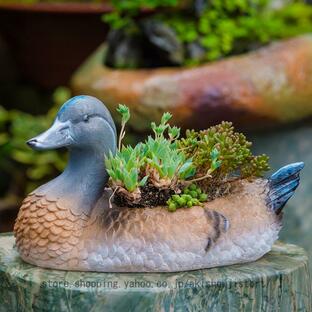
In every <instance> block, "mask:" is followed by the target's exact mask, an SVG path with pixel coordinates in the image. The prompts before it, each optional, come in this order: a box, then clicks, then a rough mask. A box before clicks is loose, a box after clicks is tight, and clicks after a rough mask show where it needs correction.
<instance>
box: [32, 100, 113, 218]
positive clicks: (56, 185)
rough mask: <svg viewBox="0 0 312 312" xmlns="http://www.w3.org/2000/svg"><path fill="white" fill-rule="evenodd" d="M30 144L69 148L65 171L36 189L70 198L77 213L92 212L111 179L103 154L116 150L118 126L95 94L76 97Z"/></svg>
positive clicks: (67, 103) (62, 108) (35, 147)
mask: <svg viewBox="0 0 312 312" xmlns="http://www.w3.org/2000/svg"><path fill="white" fill-rule="evenodd" d="M27 144H28V145H29V146H30V147H31V148H33V149H35V150H51V149H58V148H62V147H66V148H67V149H68V150H69V163H68V165H67V167H66V169H65V171H64V172H63V173H62V174H61V175H59V176H58V177H56V178H55V179H54V180H51V181H50V182H48V183H47V184H44V185H42V186H40V187H39V188H38V189H37V190H35V192H36V193H37V194H41V195H49V196H50V197H52V198H58V199H64V200H66V199H70V202H71V206H72V208H73V209H74V210H75V211H76V212H77V213H78V212H79V213H80V212H82V211H84V212H85V213H90V211H91V209H92V207H94V205H95V203H96V202H97V200H98V199H99V198H100V197H101V195H102V192H103V189H104V186H105V184H106V183H107V181H108V178H109V177H108V174H107V171H106V169H105V166H104V156H105V155H107V154H108V153H109V151H111V152H112V153H113V154H114V153H115V152H116V128H115V124H114V121H113V119H112V117H111V115H110V113H109V111H108V109H107V108H106V107H105V105H104V104H103V103H102V102H101V101H99V100H98V99H96V98H94V97H92V96H86V95H81V96H76V97H73V98H72V99H70V100H68V101H67V102H66V103H65V104H64V105H63V106H62V107H61V109H60V110H59V112H58V114H57V116H56V118H55V120H54V122H53V124H52V126H51V127H50V128H49V129H48V130H47V131H45V132H44V133H42V134H40V135H38V136H36V137H34V138H32V139H30V140H29V141H28V142H27Z"/></svg>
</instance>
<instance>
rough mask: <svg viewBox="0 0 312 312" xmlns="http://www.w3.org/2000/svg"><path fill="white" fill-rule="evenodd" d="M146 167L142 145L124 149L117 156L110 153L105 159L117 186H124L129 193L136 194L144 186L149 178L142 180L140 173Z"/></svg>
mask: <svg viewBox="0 0 312 312" xmlns="http://www.w3.org/2000/svg"><path fill="white" fill-rule="evenodd" d="M143 165H144V158H142V144H138V145H136V146H135V147H134V148H133V147H131V146H127V147H123V148H122V149H121V151H118V152H117V154H116V155H113V154H112V153H110V155H109V156H107V157H106V158H105V166H106V169H107V172H108V174H109V175H110V177H111V179H112V180H113V181H114V183H115V185H117V186H122V187H124V188H125V189H126V190H128V191H129V192H134V191H135V190H137V189H138V188H139V187H140V186H144V185H145V183H146V181H147V179H148V176H145V177H143V178H142V179H140V172H141V170H142V167H143Z"/></svg>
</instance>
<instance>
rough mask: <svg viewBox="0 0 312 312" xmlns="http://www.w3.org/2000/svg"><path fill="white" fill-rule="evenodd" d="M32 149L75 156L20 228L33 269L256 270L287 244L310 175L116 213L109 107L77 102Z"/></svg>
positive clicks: (293, 174)
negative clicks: (293, 204) (283, 237)
mask: <svg viewBox="0 0 312 312" xmlns="http://www.w3.org/2000/svg"><path fill="white" fill-rule="evenodd" d="M27 143H28V145H29V146H31V147H32V148H33V149H36V150H47V149H56V148H60V147H67V148H68V149H69V152H70V159H69V164H68V166H67V168H66V170H65V171H64V172H63V173H62V174H61V175H60V176H58V177H57V178H55V179H54V180H52V181H50V182H49V183H47V184H45V185H43V186H41V187H39V188H38V189H36V190H35V191H34V192H32V193H31V194H29V195H28V197H27V198H26V199H25V200H24V201H23V204H22V206H21V208H20V211H19V214H18V217H17V220H16V223H15V227H14V232H15V237H16V246H17V249H18V251H19V253H20V255H21V257H22V258H23V259H24V260H25V261H26V262H29V263H32V264H35V265H38V266H41V267H47V268H55V269H63V270H81V271H102V272H153V271H154V272H156V271H157V272H173V271H182V270H194V269H200V268H209V267H215V266H223V265H228V264H234V263H242V262H249V261H254V260H256V259H258V258H260V257H261V256H262V255H264V254H265V253H267V252H268V251H269V250H270V249H271V247H272V244H273V243H274V242H275V240H276V239H277V237H278V233H279V231H280V229H281V218H282V208H283V207H284V205H285V203H286V202H287V200H288V199H289V198H290V197H291V196H292V195H293V193H294V191H295V189H296V188H297V186H298V184H299V172H300V170H301V169H302V168H303V163H294V164H291V165H288V166H286V167H283V168H281V169H280V170H278V171H277V172H276V173H275V174H273V175H272V176H271V177H270V178H269V179H268V180H265V179H256V180H254V181H253V182H249V181H245V180H242V181H241V182H238V183H240V184H241V185H240V188H239V192H234V193H232V194H230V195H227V196H225V197H222V198H217V199H215V200H213V201H210V202H207V203H206V204H205V205H204V207H192V208H190V209H179V210H177V211H176V212H175V213H170V212H168V211H167V209H164V208H163V207H154V208H126V207H124V208H122V207H117V206H113V207H112V208H110V207H109V204H108V198H109V196H110V194H111V191H110V190H109V189H107V188H106V189H105V185H106V183H107V181H108V174H107V172H106V170H105V168H104V161H103V159H104V155H105V154H107V153H108V152H109V151H112V153H114V152H115V151H116V129H115V125H114V122H113V120H112V118H111V115H110V113H109V112H108V110H107V109H106V107H105V106H104V104H103V103H102V102H100V101H99V100H97V99H96V98H94V97H91V96H77V97H74V98H72V99H71V100H69V101H67V102H66V103H65V104H64V105H63V106H62V108H61V109H60V111H59V112H58V115H57V117H56V119H55V121H54V123H53V125H52V126H51V128H50V129H49V130H47V131H46V132H44V133H43V134H41V135H39V136H37V137H35V138H33V139H31V140H29V141H28V142H27Z"/></svg>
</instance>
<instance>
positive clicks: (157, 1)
mask: <svg viewBox="0 0 312 312" xmlns="http://www.w3.org/2000/svg"><path fill="white" fill-rule="evenodd" d="M110 2H111V4H112V5H113V7H114V10H113V12H111V13H109V14H105V15H103V21H104V22H106V23H109V24H110V25H111V26H112V27H113V28H115V29H117V28H122V27H128V26H129V25H130V24H132V23H133V19H134V18H135V17H136V16H137V15H138V14H140V10H141V9H156V8H159V7H172V6H176V5H177V4H178V3H179V1H178V0H121V1H120V0H111V1H110Z"/></svg>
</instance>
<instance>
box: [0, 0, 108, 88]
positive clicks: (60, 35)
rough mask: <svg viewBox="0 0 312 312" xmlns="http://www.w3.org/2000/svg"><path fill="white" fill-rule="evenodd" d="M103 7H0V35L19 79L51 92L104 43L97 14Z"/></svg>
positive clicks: (105, 7)
mask: <svg viewBox="0 0 312 312" xmlns="http://www.w3.org/2000/svg"><path fill="white" fill-rule="evenodd" d="M110 10H111V9H110V7H109V6H108V5H107V4H105V3H104V4H82V3H81V4H79V3H60V4H55V3H51V4H50V3H38V4H33V5H21V4H14V5H13V4H11V5H5V4H1V5H0V36H2V37H3V38H4V39H5V41H6V42H7V43H8V45H9V49H10V53H11V54H12V56H13V58H14V60H15V62H16V63H17V67H18V68H19V70H20V73H21V75H22V77H23V78H25V79H27V81H29V82H32V83H35V84H37V85H39V86H41V87H44V88H47V89H52V88H54V87H56V86H59V85H64V84H66V83H67V82H68V80H69V78H70V76H71V74H72V73H73V71H74V70H75V69H76V68H77V67H78V66H79V64H80V63H81V62H82V61H83V60H85V58H86V57H87V56H88V55H89V54H90V53H91V52H92V51H93V50H94V49H95V48H96V47H97V46H98V45H99V44H100V43H101V42H103V41H104V40H105V38H106V34H107V32H108V26H107V25H106V24H105V23H103V22H102V21H101V15H102V14H103V13H107V12H109V11H110Z"/></svg>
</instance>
